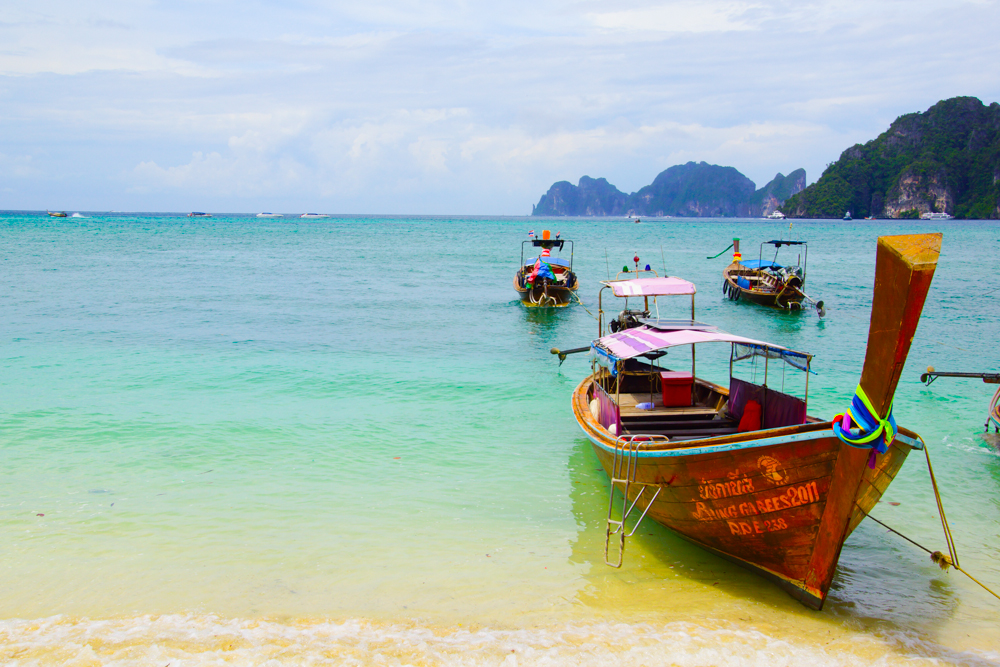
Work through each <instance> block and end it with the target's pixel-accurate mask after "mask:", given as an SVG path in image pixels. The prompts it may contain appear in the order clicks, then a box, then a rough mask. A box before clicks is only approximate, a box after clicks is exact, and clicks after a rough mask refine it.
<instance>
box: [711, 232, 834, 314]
mask: <svg viewBox="0 0 1000 667" xmlns="http://www.w3.org/2000/svg"><path fill="white" fill-rule="evenodd" d="M765 245H772V246H774V249H775V252H774V258H773V259H764V246H765ZM782 246H792V247H797V248H799V249H800V250H802V251H803V252H802V254H801V255H799V260H798V261H796V263H795V264H789V265H783V264H780V263H778V261H777V259H778V251H779V250H780V249H781V247H782ZM808 259H809V246H808V244H807V243H806V242H805V241H785V240H782V239H775V240H773V241H765V242H764V243H761V244H760V256H759V257H758V258H757V259H750V260H743V256H742V254H741V253H740V240H739V239H733V261H732V263H731V264H730V265H729V266H727V267H726V268H725V269H723V270H722V293H723V294H725V295H726V296H727V297H729V298H730V299H732V300H733V301H737V300H739V299H746V300H747V301H751V302H753V303H757V304H760V305H762V306H771V307H772V308H781V309H784V310H802V302H803V301H809V302H811V303H813V304H814V305H815V306H816V310H817V311H818V312H819V313H820V315H821V316H822V315H825V314H826V311H825V310H824V308H823V302H822V301H814V300H813V299H812V298H811V297H809V296H808V295H807V294H806V293H805V292H804V291H803V290H804V288H805V282H806V268H807V265H808Z"/></svg>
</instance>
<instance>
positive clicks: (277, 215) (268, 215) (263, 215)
mask: <svg viewBox="0 0 1000 667" xmlns="http://www.w3.org/2000/svg"><path fill="white" fill-rule="evenodd" d="M257 217H258V218H284V217H285V216H284V214H282V213H267V212H266V211H265V212H264V213H258V214H257Z"/></svg>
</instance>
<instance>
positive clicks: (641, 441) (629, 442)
mask: <svg viewBox="0 0 1000 667" xmlns="http://www.w3.org/2000/svg"><path fill="white" fill-rule="evenodd" d="M657 441H660V442H667V441H668V439H667V437H666V436H662V435H620V436H618V438H616V439H615V450H614V452H613V454H612V458H611V475H610V477H611V490H610V493H609V494H608V495H609V498H608V525H607V530H606V531H605V535H604V562H605V563H606V564H607V565H610V566H611V567H621V566H622V561H623V560H624V558H625V538H626V537H632V536H633V535H634V534H635V531H636V530H638V529H639V524H641V523H642V520H643V519H644V518H646V513H647V512H649V508H650V507H652V506H653V502H654V501H655V500H656V498H657V496H659V495H660V491H662V490H663V487H661V486H660V485H659V484H648V483H646V482H637V481H635V472H636V468H637V467H638V465H639V451H640V450H641V449H642V448H643V447H645V446H647V445H649V444H651V443H653V442H657ZM619 485H620V490H621V492H622V505H621V512H620V514H619V516H621V519H616V518H615V489H616V488H619ZM633 486H641V487H642V488H641V489H640V490H639V493H638V494H637V495H636V497H635V500H633V501H632V504H631V505H630V504H629V500H628V494H629V489H631V488H632V487H633ZM649 487H655V488H656V493H654V494H653V497H652V498H650V499H649V502H647V503H646V508H645V509H644V510H643V511H642V514H641V515H640V516H639V518H638V520H636V522H635V525H634V526H632V530H630V531H628V532H626V526H625V522H626V521H627V520H628V518H629V516H631V515H632V510H634V509H635V507H636V505H638V504H639V500H640V499H641V498H642V497H643V494H645V493H646V489H648V488H649ZM612 535H618V560H617V561H614V562H612V560H611V558H610V555H609V552H610V550H611V536H612Z"/></svg>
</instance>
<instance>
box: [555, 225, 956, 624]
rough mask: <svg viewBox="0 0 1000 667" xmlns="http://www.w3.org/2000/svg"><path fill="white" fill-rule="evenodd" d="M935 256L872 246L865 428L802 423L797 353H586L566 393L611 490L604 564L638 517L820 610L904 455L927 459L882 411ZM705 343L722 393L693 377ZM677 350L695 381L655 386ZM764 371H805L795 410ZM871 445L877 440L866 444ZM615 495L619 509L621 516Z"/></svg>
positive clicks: (664, 343) (635, 339)
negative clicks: (719, 364)
mask: <svg viewBox="0 0 1000 667" xmlns="http://www.w3.org/2000/svg"><path fill="white" fill-rule="evenodd" d="M940 248H941V235H940V234H922V235H911V236H888V237H881V238H880V239H879V241H878V250H877V256H876V274H875V290H874V297H873V300H872V315H871V324H870V328H869V333H868V347H867V351H866V354H865V363H864V368H863V370H862V373H861V380H860V383H859V386H858V390H857V393H856V396H855V399H854V402H853V403H852V407H851V415H852V416H854V417H855V423H865V422H864V421H863V420H864V417H863V416H861V417H859V416H858V413H857V412H856V411H855V404H856V403H857V402H858V401H859V400H860V401H861V402H862V403H866V405H868V406H869V407H870V412H871V413H874V417H873V421H872V423H870V424H866V426H865V428H864V429H852V428H850V425H849V424H848V423H846V421H843V422H842V421H841V420H840V419H839V416H838V418H836V419H835V420H834V421H824V420H821V419H818V418H815V417H808V416H807V400H808V377H809V373H808V370H809V366H810V363H811V359H812V357H811V355H808V354H805V353H802V352H797V351H794V350H790V349H788V348H785V347H783V346H780V345H774V344H770V343H765V342H762V341H757V340H751V339H748V338H744V337H742V336H735V335H732V334H727V333H725V332H722V331H719V330H718V329H712V330H698V329H687V330H683V329H681V330H673V331H661V330H658V329H656V328H654V327H650V326H640V327H637V328H634V329H626V330H624V331H619V332H618V333H613V334H609V335H607V336H604V337H603V338H600V339H598V340H595V341H594V342H593V343H592V344H591V349H592V350H593V351H594V353H595V354H594V355H593V356H594V359H595V364H594V372H593V373H592V374H591V375H590V376H589V377H588V378H586V379H585V380H584V381H583V382H581V383H580V385H579V386H578V387H577V388H576V390H575V391H574V393H573V413H574V416H575V417H576V420H577V422H578V424H579V425H580V428H581V429H582V430H583V432H584V433H585V434H586V436H587V438H589V439H590V441H591V443H592V445H593V448H594V451H595V452H596V454H597V457H598V459H599V460H600V462H601V465H602V466H603V467H604V470H605V471H606V472H607V474H608V476H609V477H610V478H611V482H612V494H611V503H610V505H609V512H608V536H607V537H608V545H607V547H606V553H605V560H606V561H608V563H609V564H610V565H615V566H620V565H621V557H622V555H623V553H622V552H623V551H624V546H625V537H627V536H628V535H630V534H631V533H634V531H635V525H633V527H632V528H631V532H629V529H628V528H627V523H626V520H627V519H629V518H630V516H631V521H632V522H635V521H636V518H635V517H636V515H639V514H640V513H641V516H639V520H640V521H641V520H642V518H643V517H645V516H647V515H648V516H650V517H652V518H653V519H654V520H655V521H657V522H658V523H660V524H662V525H664V526H666V527H667V528H669V529H671V530H673V531H675V532H676V533H678V534H679V535H680V536H682V537H684V538H685V539H687V540H689V541H691V542H693V543H695V544H698V545H700V546H702V547H704V548H705V549H707V550H709V551H711V552H713V553H715V554H718V555H720V556H722V557H724V558H726V559H728V560H731V561H733V562H735V563H738V564H740V565H743V566H746V567H747V568H749V569H751V570H753V571H755V572H757V573H759V574H761V575H763V576H764V577H766V578H767V579H770V580H771V581H773V582H775V583H777V584H778V585H779V586H781V587H782V588H783V589H785V590H786V591H788V592H789V593H790V594H791V595H792V596H793V597H795V598H796V599H798V600H800V601H801V602H802V603H803V604H805V605H807V606H809V607H813V608H815V609H820V608H822V606H823V601H824V600H825V599H826V595H827V592H828V591H829V589H830V583H831V581H832V580H833V576H834V572H835V570H836V566H837V560H838V559H839V557H840V551H841V548H842V547H843V544H844V540H846V539H847V537H848V536H849V535H850V534H851V532H852V531H853V530H854V529H855V528H856V527H857V525H858V524H859V523H860V522H861V520H862V519H863V518H864V517H865V515H866V514H867V513H868V512H869V511H871V509H872V508H873V507H874V506H875V503H876V502H878V500H879V498H880V497H881V496H882V494H883V493H884V492H885V489H886V487H887V486H888V485H889V483H890V482H891V481H892V479H893V477H895V475H896V473H897V472H898V471H899V469H900V466H902V464H903V461H904V460H905V459H906V456H907V455H908V454H909V452H910V450H912V449H921V448H922V447H923V442H922V440H921V439H920V436H918V435H917V434H916V433H913V432H912V431H909V430H907V429H905V428H899V429H898V430H897V429H896V427H895V422H894V420H891V412H890V409H891V405H892V398H893V394H894V393H895V390H896V384H897V382H898V381H899V377H900V374H901V373H902V371H903V365H904V363H905V362H906V356H907V352H908V351H909V348H910V342H911V341H912V339H913V335H914V332H915V330H916V327H917V323H918V321H919V319H920V313H921V310H922V309H923V305H924V300H925V298H926V296H927V291H928V289H929V288H930V284H931V279H932V277H933V275H934V269H935V267H936V264H937V259H938V255H939V254H940ZM707 343H729V344H731V355H730V384H729V386H728V387H723V386H720V385H718V384H714V383H711V382H708V381H705V380H702V379H700V378H697V377H695V375H694V370H695V368H694V362H695V356H694V346H695V345H696V344H698V345H701V344H707ZM683 345H691V346H692V355H691V366H692V369H691V371H692V372H691V374H690V376H688V377H689V379H688V380H687V381H686V384H685V383H684V382H683V381H682V382H681V383H680V384H678V383H677V382H676V376H677V375H679V373H677V372H674V373H673V374H669V375H663V374H661V372H662V369H661V368H659V367H658V365H657V364H658V361H659V359H660V358H661V357H662V355H663V354H664V353H665V352H667V351H668V350H669V348H672V347H675V346H683ZM640 357H642V358H643V359H645V361H644V360H642V359H640ZM746 359H749V360H752V361H753V362H755V363H756V364H757V365H758V368H759V365H760V362H761V361H762V362H763V365H764V383H763V384H755V383H753V382H748V381H746V380H741V379H738V378H736V377H733V372H732V371H733V367H734V364H735V363H736V362H739V361H741V360H746ZM774 364H781V365H782V369H784V368H785V365H786V364H787V365H790V366H792V367H794V368H798V369H800V370H804V371H806V374H805V397H804V398H803V399H799V398H796V397H794V396H791V395H788V394H785V393H783V392H781V391H777V390H775V389H774V388H772V387H770V386H768V384H767V371H768V366H769V365H774ZM775 375H777V374H776V373H775V374H774V375H772V377H774V376H775ZM661 378H662V380H661ZM782 388H783V387H782ZM665 401H666V404H665ZM639 403H646V404H647V405H645V406H641V407H645V408H647V409H639V407H637V406H638V404H639ZM649 403H652V405H651V406H650V405H648V404H649ZM752 403H756V404H757V406H758V407H757V408H754V407H753V405H752ZM649 408H651V409H649ZM887 413H890V414H888V415H887ZM755 414H756V415H757V416H756V422H757V423H753V422H754V421H755ZM883 416H884V419H883ZM845 426H846V427H847V430H844V427H845ZM882 428H884V429H885V430H886V431H887V432H888V433H889V436H888V440H889V442H888V443H885V441H884V440H883V435H882V433H883V432H882V430H881V429H882ZM747 429H749V430H747ZM871 433H875V434H876V436H877V437H875V438H874V439H871V440H870V442H865V440H866V436H867V435H870V434H871ZM840 436H843V437H844V438H847V439H850V440H852V441H854V443H855V444H848V443H847V442H846V441H845V440H842V439H841V438H840ZM881 450H884V452H882V451H881ZM616 491H617V492H618V493H621V494H622V495H623V496H624V499H625V502H624V503H623V504H622V505H621V509H620V511H619V510H618V509H617V505H618V504H617V502H616V500H615V498H616V496H617V494H616ZM616 517H617V518H616ZM614 535H618V540H617V541H618V547H617V548H618V549H619V551H618V554H617V560H616V559H615V554H614V553H613V552H614V548H613V547H612V546H611V542H612V537H613V536H614Z"/></svg>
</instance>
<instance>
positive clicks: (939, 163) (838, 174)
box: [781, 97, 1000, 218]
mask: <svg viewBox="0 0 1000 667" xmlns="http://www.w3.org/2000/svg"><path fill="white" fill-rule="evenodd" d="M781 210H782V211H783V212H784V213H785V214H786V215H789V216H792V217H805V218H840V217H842V216H843V215H844V213H845V212H847V211H850V212H851V213H852V215H853V216H854V217H855V218H861V217H868V216H874V217H880V218H882V217H884V218H917V217H919V216H920V215H922V214H924V213H932V212H941V213H948V214H950V215H953V216H955V217H956V218H1000V105H998V104H997V103H996V102H994V103H993V104H990V105H989V106H986V105H984V104H983V103H982V102H980V101H979V100H978V99H976V98H974V97H955V98H952V99H949V100H944V101H942V102H938V103H937V104H935V105H934V106H932V107H931V108H930V109H928V110H927V111H925V112H924V113H911V114H906V115H904V116H900V117H899V118H897V119H896V121H895V122H893V123H892V125H890V126H889V129H888V130H886V131H885V132H884V133H882V134H881V135H879V136H878V137H877V138H875V139H873V140H872V141H869V142H868V143H866V144H857V145H855V146H852V147H850V148H848V149H847V150H846V151H844V152H843V153H842V154H841V156H840V159H839V160H838V161H837V162H835V163H833V164H831V165H830V166H829V167H827V169H826V171H824V172H823V175H822V176H821V177H820V179H819V180H818V181H816V183H814V184H813V185H811V186H809V187H808V188H806V189H805V190H803V191H802V192H801V193H799V194H798V195H796V196H793V197H791V198H790V199H789V200H788V201H787V202H785V204H784V205H783V206H782V207H781Z"/></svg>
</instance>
